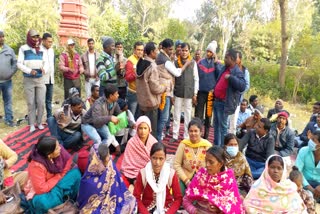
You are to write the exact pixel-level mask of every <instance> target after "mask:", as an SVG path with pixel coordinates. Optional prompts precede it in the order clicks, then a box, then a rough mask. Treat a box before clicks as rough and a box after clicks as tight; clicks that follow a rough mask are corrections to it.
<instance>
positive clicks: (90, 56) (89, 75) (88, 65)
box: [81, 38, 100, 98]
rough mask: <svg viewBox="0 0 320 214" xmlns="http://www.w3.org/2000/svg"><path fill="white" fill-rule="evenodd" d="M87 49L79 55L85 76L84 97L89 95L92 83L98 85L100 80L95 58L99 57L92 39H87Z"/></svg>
mask: <svg viewBox="0 0 320 214" xmlns="http://www.w3.org/2000/svg"><path fill="white" fill-rule="evenodd" d="M87 44H88V51H86V52H85V53H84V54H83V55H82V56H81V61H82V63H83V69H84V73H83V74H84V76H85V83H84V84H85V90H86V98H89V97H90V96H91V87H92V86H93V85H97V86H100V80H99V77H98V73H97V68H96V60H97V59H98V58H99V53H98V52H96V51H95V49H94V40H93V39H92V38H90V39H88V41H87Z"/></svg>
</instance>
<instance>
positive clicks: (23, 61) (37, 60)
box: [17, 44, 44, 78]
mask: <svg viewBox="0 0 320 214" xmlns="http://www.w3.org/2000/svg"><path fill="white" fill-rule="evenodd" d="M17 65H18V68H19V69H20V70H21V71H22V72H23V76H24V77H31V78H40V77H42V71H41V68H43V66H44V60H43V50H42V48H40V51H39V53H38V54H37V53H36V50H35V49H34V48H31V47H30V46H29V45H27V44H25V45H22V46H21V47H20V49H19V55H18V64H17ZM32 70H35V71H37V74H36V75H32V74H31V71H32Z"/></svg>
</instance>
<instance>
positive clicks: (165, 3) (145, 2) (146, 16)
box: [120, 0, 174, 37]
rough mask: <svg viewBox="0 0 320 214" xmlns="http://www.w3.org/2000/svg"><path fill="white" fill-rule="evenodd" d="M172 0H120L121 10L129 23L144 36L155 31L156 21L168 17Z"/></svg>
mask: <svg viewBox="0 0 320 214" xmlns="http://www.w3.org/2000/svg"><path fill="white" fill-rule="evenodd" d="M173 2H174V0H162V1H158V0H120V5H121V7H120V8H121V10H122V12H123V13H124V14H126V16H127V18H128V20H129V21H128V22H129V24H130V25H135V26H137V29H138V31H139V32H140V34H141V35H142V36H144V37H148V35H149V34H150V33H151V34H153V35H154V34H157V32H155V29H156V27H157V26H156V25H155V24H156V23H157V22H158V21H159V20H162V21H163V20H164V19H166V18H167V17H168V15H169V12H170V6H171V5H172V3H173Z"/></svg>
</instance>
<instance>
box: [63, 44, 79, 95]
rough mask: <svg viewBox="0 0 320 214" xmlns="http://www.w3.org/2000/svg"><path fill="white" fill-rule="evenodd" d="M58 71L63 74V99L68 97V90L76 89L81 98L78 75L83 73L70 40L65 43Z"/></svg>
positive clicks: (77, 55)
mask: <svg viewBox="0 0 320 214" xmlns="http://www.w3.org/2000/svg"><path fill="white" fill-rule="evenodd" d="M59 69H60V71H61V73H62V74H63V77H64V79H63V85H64V99H65V100H66V99H67V98H68V96H69V89H70V88H72V87H75V88H77V90H78V91H79V93H80V97H81V80H80V74H82V73H83V65H82V61H81V57H80V55H79V54H78V53H77V52H76V50H75V42H74V41H73V40H72V39H68V41H67V50H66V51H65V52H63V53H62V54H61V55H60V61H59Z"/></svg>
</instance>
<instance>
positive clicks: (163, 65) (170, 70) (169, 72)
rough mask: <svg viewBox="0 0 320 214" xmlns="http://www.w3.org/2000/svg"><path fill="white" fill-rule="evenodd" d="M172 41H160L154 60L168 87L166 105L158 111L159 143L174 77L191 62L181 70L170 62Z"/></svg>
mask: <svg viewBox="0 0 320 214" xmlns="http://www.w3.org/2000/svg"><path fill="white" fill-rule="evenodd" d="M173 47H174V44H173V41H172V40H171V39H165V40H163V41H162V49H161V50H160V53H159V54H158V56H157V58H156V64H157V65H158V67H159V68H160V69H159V73H160V79H162V80H164V81H165V82H166V84H167V85H168V86H170V87H167V91H166V103H165V106H164V108H163V109H159V111H158V126H157V129H158V130H157V140H158V142H161V140H162V139H161V138H162V131H163V129H164V126H165V124H166V122H167V120H168V118H169V114H170V102H171V98H172V97H173V88H174V77H180V76H181V74H182V72H183V71H184V70H185V69H186V68H187V66H188V65H189V64H190V63H191V60H187V61H186V63H185V64H184V65H183V67H182V68H177V67H176V66H175V65H174V63H173V62H172V61H171V56H172V54H173Z"/></svg>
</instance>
